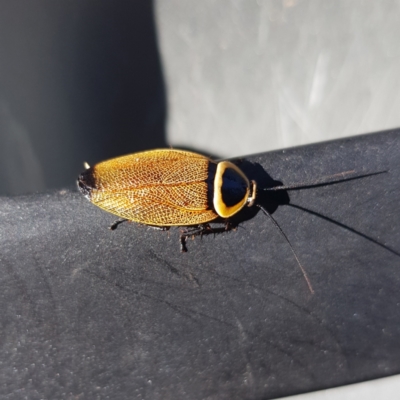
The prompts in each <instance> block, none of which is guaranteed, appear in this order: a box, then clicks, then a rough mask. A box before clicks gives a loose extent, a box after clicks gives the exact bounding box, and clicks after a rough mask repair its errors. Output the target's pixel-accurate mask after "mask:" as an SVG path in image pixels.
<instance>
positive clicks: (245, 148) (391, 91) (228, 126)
mask: <svg viewBox="0 0 400 400" xmlns="http://www.w3.org/2000/svg"><path fill="white" fill-rule="evenodd" d="M399 18H400V2H399V1H388V0H384V1H374V0H367V1H365V0H357V1H348V0H335V1H321V0H283V1H279V0H278V1H268V0H257V1H249V0H242V1H240V0H218V1H214V0H205V1H201V2H199V1H195V0H192V1H184V2H182V1H180V0H169V1H163V0H159V1H157V2H156V20H157V26H158V37H159V43H160V51H161V55H162V60H163V67H164V74H165V80H166V82H167V99H168V110H169V114H168V115H169V118H168V129H167V132H168V141H169V142H170V143H171V144H172V145H174V146H188V147H194V148H197V149H201V150H203V151H205V152H210V153H212V154H219V155H222V156H226V157H228V156H239V155H244V154H251V153H257V152H261V151H266V150H272V149H279V148H282V147H289V146H297V145H303V144H307V143H312V142H318V141H324V140H329V139H335V138H340V137H345V136H352V135H357V134H361V133H367V132H373V131H379V130H384V129H387V128H392V127H398V126H400V90H399V86H400V74H399V71H400V46H399V37H400V32H399V26H400V24H399ZM171 83H172V84H171Z"/></svg>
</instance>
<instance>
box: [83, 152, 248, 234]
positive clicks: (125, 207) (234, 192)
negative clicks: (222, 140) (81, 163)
mask: <svg viewBox="0 0 400 400" xmlns="http://www.w3.org/2000/svg"><path fill="white" fill-rule="evenodd" d="M78 187H79V190H80V191H81V192H82V193H83V194H84V195H85V196H86V197H87V198H88V199H89V200H90V201H91V202H92V203H93V204H95V205H97V206H99V207H100V208H102V209H104V210H106V211H109V212H111V213H113V214H115V215H118V216H119V217H122V218H126V219H127V220H130V221H135V222H139V223H142V224H147V225H152V226H159V227H168V226H195V225H200V224H205V223H207V222H210V221H213V220H215V219H216V218H218V217H222V218H229V217H231V216H232V215H234V214H236V213H237V212H238V211H240V210H241V209H242V208H243V207H244V206H245V205H246V204H247V205H252V204H253V203H254V199H255V188H256V185H255V183H254V182H249V180H248V179H247V177H246V175H245V174H244V173H243V172H242V171H241V170H240V169H239V168H238V167H237V166H236V165H234V164H233V163H231V162H229V161H221V162H219V163H216V162H214V161H212V160H210V159H209V158H207V157H205V156H202V155H200V154H196V153H192V152H188V151H181V150H168V149H165V150H151V151H144V152H141V153H136V154H131V155H127V156H123V157H118V158H114V159H112V160H108V161H104V162H101V163H99V164H97V165H95V166H94V167H92V168H89V169H87V170H86V171H85V172H83V173H82V174H81V175H80V176H79V179H78Z"/></svg>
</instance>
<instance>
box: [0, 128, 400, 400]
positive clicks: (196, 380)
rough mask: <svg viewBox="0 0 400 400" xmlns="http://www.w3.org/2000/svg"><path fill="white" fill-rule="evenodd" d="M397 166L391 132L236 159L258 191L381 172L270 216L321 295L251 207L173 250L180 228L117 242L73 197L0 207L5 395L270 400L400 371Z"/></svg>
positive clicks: (293, 196) (122, 231)
mask: <svg viewBox="0 0 400 400" xmlns="http://www.w3.org/2000/svg"><path fill="white" fill-rule="evenodd" d="M399 154H400V131H399V130H398V131H390V132H384V133H380V134H374V135H367V136H360V137H356V138H351V139H346V140H339V141H335V142H327V143H321V144H317V145H311V146H306V147H301V148H294V149H288V150H284V151H277V152H273V153H266V154H260V155H254V156H251V157H247V158H246V161H244V162H242V168H243V169H244V170H245V171H246V172H247V174H248V175H249V177H250V178H251V179H254V178H255V179H258V181H259V184H262V182H264V183H266V182H267V180H268V179H269V177H271V178H273V179H275V180H279V181H281V182H283V183H284V184H288V183H293V182H298V181H308V180H313V179H315V178H319V177H321V176H325V175H331V174H334V173H337V172H342V171H349V170H356V171H357V172H360V173H362V172H374V171H380V170H389V172H387V173H385V174H381V175H377V176H371V177H368V178H363V179H358V180H353V181H348V182H343V183H339V184H335V185H328V186H322V187H317V188H314V189H307V190H300V191H295V192H290V193H288V196H289V197H287V196H286V195H285V194H284V195H283V196H280V197H279V198H278V200H279V201H281V202H282V203H285V202H287V200H288V199H290V203H291V204H292V205H297V206H298V207H299V208H294V207H290V206H286V205H283V204H282V205H276V204H275V205H274V204H269V205H268V207H269V209H270V210H271V211H273V216H274V218H275V219H276V220H277V221H278V222H279V224H280V225H281V227H282V229H283V230H284V231H285V232H286V234H287V235H288V237H289V238H290V240H291V242H292V244H293V246H294V247H295V249H296V250H297V252H298V254H299V256H300V258H301V260H302V262H303V264H304V266H305V268H306V270H307V272H308V274H309V276H310V279H311V281H312V284H313V286H314V290H315V295H311V294H310V292H309V291H308V289H307V285H306V283H305V281H304V279H303V277H302V275H301V273H300V271H299V269H298V267H297V265H296V263H295V260H294V259H293V256H292V254H291V252H290V249H289V247H288V245H287V243H285V242H284V241H283V240H282V238H281V237H280V235H279V233H278V232H277V231H276V229H275V228H274V226H272V224H271V222H270V221H269V220H268V219H267V218H265V216H264V215H262V214H261V213H258V214H257V215H253V212H251V210H250V209H249V210H248V212H249V214H246V215H244V217H243V219H244V221H243V222H242V224H241V225H240V227H239V229H238V230H237V231H236V232H230V233H227V234H221V235H217V236H216V237H215V238H214V237H212V236H208V237H204V238H203V239H202V240H200V239H198V238H197V239H196V240H194V241H189V242H188V249H189V252H188V253H186V254H181V253H179V243H178V236H179V231H178V230H174V229H172V230H171V232H169V233H168V232H160V231H156V230H153V229H151V228H148V227H145V226H140V225H136V224H123V225H121V226H120V227H119V228H118V229H117V230H116V231H113V232H111V231H109V230H108V229H107V226H109V225H110V224H111V223H112V222H113V221H114V217H113V216H112V215H110V214H107V213H105V212H104V211H102V210H100V209H98V208H97V207H95V206H93V205H92V204H90V203H89V202H88V201H87V200H86V199H85V198H84V197H83V196H81V195H80V194H79V193H78V192H77V191H76V190H72V191H70V190H65V191H59V192H52V193H49V194H42V195H34V196H27V197H14V198H0V233H1V236H0V238H1V244H0V245H1V247H0V266H1V269H2V271H1V274H0V276H1V283H0V285H1V286H0V293H1V296H0V310H1V314H0V322H1V326H2V342H1V347H0V360H1V367H0V368H1V373H0V397H2V398H8V399H17V398H24V397H27V398H29V399H39V398H51V399H70V398H85V399H88V398H99V399H105V398H114V399H115V398H118V399H132V398H151V399H204V398H208V399H267V398H272V397H277V396H283V395H288V394H294V393H300V392H305V391H311V390H316V389H321V388H328V387H333V386H337V385H342V384H346V383H350V382H357V381H363V380H367V379H371V378H377V377H381V376H387V375H391V374H395V373H399V372H400V312H399V307H400V291H399V284H400V254H399V253H400V245H399V243H400V240H399V239H400V219H399V215H400V202H399V197H400V183H399V167H400V165H399V164H400V157H399ZM302 208H305V209H308V210H310V212H306V211H304V210H303V209H302ZM274 209H275V211H274ZM246 211H247V210H246ZM317 214H321V215H322V216H323V217H319V216H318V215H317Z"/></svg>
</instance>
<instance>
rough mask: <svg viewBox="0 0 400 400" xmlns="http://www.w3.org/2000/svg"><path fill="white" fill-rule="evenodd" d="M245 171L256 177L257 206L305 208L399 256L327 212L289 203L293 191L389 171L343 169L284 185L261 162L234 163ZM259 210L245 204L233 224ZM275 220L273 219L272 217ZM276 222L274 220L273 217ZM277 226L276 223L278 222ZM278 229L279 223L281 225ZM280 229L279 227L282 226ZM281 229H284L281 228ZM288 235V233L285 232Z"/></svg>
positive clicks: (269, 208) (246, 218)
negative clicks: (331, 216) (359, 172)
mask: <svg viewBox="0 0 400 400" xmlns="http://www.w3.org/2000/svg"><path fill="white" fill-rule="evenodd" d="M235 164H236V165H238V166H239V167H240V168H241V169H242V170H243V172H244V173H245V174H246V176H248V178H249V179H250V180H254V181H256V182H257V189H258V190H257V200H256V205H257V204H258V205H259V206H261V207H262V208H264V209H265V210H266V211H267V213H268V214H269V215H270V216H271V218H272V219H273V217H272V215H273V214H274V213H275V211H276V210H277V208H278V207H280V206H284V205H285V206H290V207H293V208H296V209H298V210H302V211H305V212H307V213H309V214H311V215H315V216H317V217H319V218H321V219H323V220H325V221H328V222H330V223H332V224H335V225H337V226H339V227H341V228H344V229H346V230H348V231H349V232H352V233H354V234H356V235H358V236H360V237H362V238H364V239H366V240H368V241H370V242H371V243H374V244H376V245H378V246H380V247H382V248H384V249H385V250H387V251H389V252H390V253H392V254H395V255H396V256H398V257H400V252H398V251H396V250H394V249H392V248H390V247H389V246H386V245H384V244H383V243H381V242H379V241H378V240H376V239H374V238H373V237H371V236H369V235H367V234H365V233H362V232H360V231H358V230H356V229H354V228H352V227H350V226H348V225H346V224H343V223H342V222H339V221H336V220H334V219H333V218H330V217H328V216H326V215H323V214H321V213H319V212H316V211H313V210H311V209H309V208H305V207H302V206H299V205H296V204H292V203H291V202H290V197H289V193H288V192H289V191H292V190H305V189H314V188H317V187H320V186H328V185H334V184H339V183H342V182H347V181H351V180H356V179H362V178H366V177H369V176H373V175H380V174H384V173H387V172H388V171H378V172H370V173H364V174H356V172H355V171H348V172H342V173H339V174H336V175H332V176H327V177H324V178H318V179H316V180H314V181H311V182H299V183H294V184H288V185H286V186H283V184H282V182H281V181H277V180H274V179H273V178H272V177H271V176H270V175H269V174H268V173H267V172H266V171H265V170H264V168H263V167H262V166H261V165H260V164H258V163H251V162H249V161H246V160H238V161H236V162H235ZM258 212H259V208H257V207H245V208H244V209H242V210H241V211H240V212H239V213H238V214H237V215H235V216H233V217H232V223H233V224H234V225H236V226H237V225H239V224H240V223H242V222H244V221H247V220H249V219H252V218H253V217H254V216H255V215H256V214H257V213H258ZM273 220H274V219H273ZM274 221H275V220H274ZM275 224H276V225H277V223H276V222H275ZM278 228H279V225H278ZM279 229H280V228H279ZM280 230H281V229H280ZM284 236H286V235H284Z"/></svg>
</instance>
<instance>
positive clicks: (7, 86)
mask: <svg viewBox="0 0 400 400" xmlns="http://www.w3.org/2000/svg"><path fill="white" fill-rule="evenodd" d="M399 15H400V2H399V1H390V0H383V1H379V2H377V1H373V0H367V1H366V0H355V1H354V0H353V1H351V2H349V1H347V0H335V1H321V0H257V1H250V0H218V1H216V0H203V1H201V2H199V1H196V0H185V1H179V0H158V1H155V2H151V1H149V0H140V1H139V0H135V1H113V2H111V1H107V0H96V1H94V0H69V1H54V0H37V1H35V2H32V1H31V0H3V1H2V12H1V13H0V194H1V195H13V194H21V193H31V192H38V191H44V190H47V189H51V188H62V187H71V186H72V185H74V182H75V180H76V177H77V175H78V174H79V173H80V172H81V171H82V169H83V161H87V162H89V164H93V163H96V162H98V161H101V160H104V159H107V158H110V157H114V156H117V155H122V154H126V153H131V152H135V151H140V150H143V149H149V148H155V147H166V146H173V147H177V148H179V147H183V148H189V149H194V150H197V151H200V152H203V153H205V154H210V155H213V156H217V157H232V156H239V155H246V154H252V153H259V152H264V151H268V150H272V149H278V148H283V147H289V146H297V145H302V144H307V143H311V142H316V141H322V140H328V139H334V138H338V137H343V136H350V135H357V134H361V133H367V132H372V131H379V130H384V129H388V128H391V127H398V126H400V112H399V111H398V110H400V90H398V87H399V84H400V74H399V71H400V46H399V44H398V38H399V30H400V29H399V26H400V25H399V23H398V21H399Z"/></svg>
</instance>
